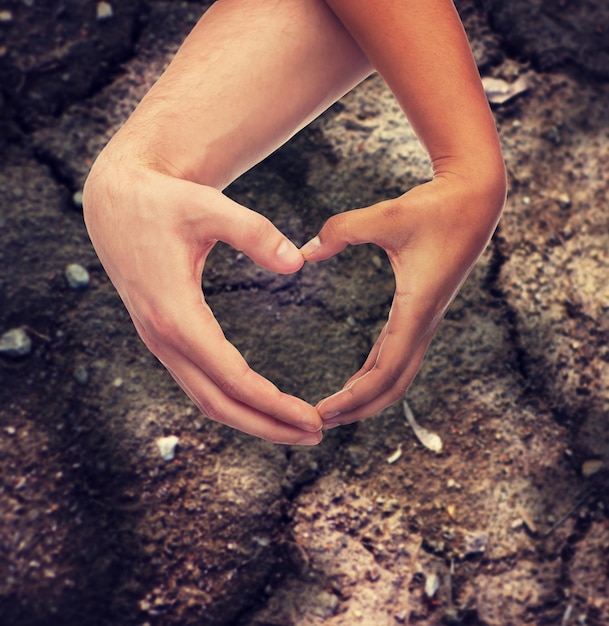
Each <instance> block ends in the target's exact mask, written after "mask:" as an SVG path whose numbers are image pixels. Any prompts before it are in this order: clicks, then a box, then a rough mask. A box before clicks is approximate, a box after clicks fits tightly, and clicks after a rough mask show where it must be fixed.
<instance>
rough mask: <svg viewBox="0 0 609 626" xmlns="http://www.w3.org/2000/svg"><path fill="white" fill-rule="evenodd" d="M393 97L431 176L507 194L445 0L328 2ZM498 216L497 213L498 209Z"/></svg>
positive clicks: (471, 64)
mask: <svg viewBox="0 0 609 626" xmlns="http://www.w3.org/2000/svg"><path fill="white" fill-rule="evenodd" d="M327 4H328V5H329V6H330V7H331V8H332V9H333V10H334V12H335V13H336V15H337V16H338V17H339V19H340V20H341V21H342V22H343V24H344V25H345V26H346V27H347V29H348V30H349V31H350V32H351V34H352V36H353V38H354V39H355V40H356V41H357V42H358V44H359V45H360V47H361V48H362V50H363V51H364V52H365V53H366V55H367V56H368V58H369V59H370V60H371V62H372V64H373V65H374V66H375V68H376V69H377V70H378V71H379V73H380V74H381V75H382V76H383V78H384V79H385V81H386V82H387V84H388V85H389V87H390V89H391V90H392V91H393V93H394V94H395V96H396V98H397V99H398V101H399V103H400V105H401V107H402V109H403V110H404V112H405V114H406V116H407V117H408V119H409V121H410V123H411V124H412V126H413V128H414V130H415V132H416V133H417V135H418V137H419V138H420V140H421V142H422V143H423V145H424V146H425V148H426V149H427V151H428V152H429V155H430V157H431V160H432V163H433V167H434V173H435V174H436V176H448V175H457V176H462V177H466V178H467V179H471V180H475V181H477V184H480V185H488V186H489V187H492V188H494V190H495V191H494V193H495V195H496V196H497V198H499V200H498V203H499V204H501V206H502V201H501V200H500V199H501V198H502V197H503V195H504V194H505V170H504V165H503V158H502V155H501V148H500V144H499V138H498V135H497V131H496V128H495V123H494V120H493V117H492V114H491V111H490V109H489V106H488V103H487V100H486V96H485V94H484V90H483V88H482V85H481V81H480V77H479V74H478V70H477V67H476V64H475V61H474V59H473V56H472V53H471V50H470V47H469V43H468V41H467V37H466V35H465V31H464V29H463V26H462V24H461V21H460V19H459V16H458V14H457V12H456V10H455V8H454V5H453V3H452V2H451V0H425V1H424V2H421V1H420V0H400V1H397V0H370V1H369V2H353V0H327ZM499 210H500V208H499Z"/></svg>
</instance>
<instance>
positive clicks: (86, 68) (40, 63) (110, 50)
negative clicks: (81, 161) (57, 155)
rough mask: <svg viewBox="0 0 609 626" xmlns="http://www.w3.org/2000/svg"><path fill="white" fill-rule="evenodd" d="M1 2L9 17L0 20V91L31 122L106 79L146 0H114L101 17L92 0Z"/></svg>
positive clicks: (124, 51) (122, 55)
mask: <svg viewBox="0 0 609 626" xmlns="http://www.w3.org/2000/svg"><path fill="white" fill-rule="evenodd" d="M3 6H4V7H7V9H8V10H10V12H11V15H12V19H11V20H10V21H6V22H2V23H0V35H1V37H0V42H1V44H0V45H1V47H2V50H1V51H0V85H1V91H2V94H3V96H4V98H5V106H6V108H7V110H11V111H13V112H14V114H15V116H16V117H17V118H18V119H19V120H20V122H21V123H23V124H26V125H28V126H32V125H37V124H40V123H43V120H44V117H46V116H48V115H55V114H57V113H58V112H60V111H62V110H63V109H64V108H65V106H66V105H67V104H69V103H70V102H72V101H73V100H74V99H78V98H82V97H83V96H86V95H87V94H89V93H91V91H92V90H93V89H95V88H96V87H99V86H100V85H101V84H103V83H105V82H107V80H108V78H109V77H110V76H111V75H112V74H113V73H114V72H115V71H116V69H117V68H118V65H119V63H120V62H121V61H124V60H125V59H126V58H127V57H128V56H129V55H130V54H131V51H132V49H133V41H134V36H135V35H136V33H137V30H138V29H139V28H140V20H141V17H142V9H143V7H144V2H143V0H121V1H120V2H116V3H115V7H114V8H115V11H114V12H113V15H112V17H111V18H109V19H106V20H103V21H100V20H98V19H97V11H96V4H95V3H94V2H81V1H79V0H46V1H45V2H23V0H5V1H4V2H3ZM24 33H25V34H26V36H24ZM0 110H1V109H0Z"/></svg>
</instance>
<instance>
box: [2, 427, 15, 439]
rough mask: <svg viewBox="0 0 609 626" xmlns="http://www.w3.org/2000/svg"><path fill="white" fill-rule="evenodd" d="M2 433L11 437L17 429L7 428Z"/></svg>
mask: <svg viewBox="0 0 609 626" xmlns="http://www.w3.org/2000/svg"><path fill="white" fill-rule="evenodd" d="M4 432H5V433H6V434H7V435H10V436H11V437H12V436H13V435H14V434H15V433H16V432H17V429H16V428H15V427H14V426H7V427H6V428H5V429H4Z"/></svg>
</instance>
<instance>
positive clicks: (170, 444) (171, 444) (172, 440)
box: [156, 435, 180, 461]
mask: <svg viewBox="0 0 609 626" xmlns="http://www.w3.org/2000/svg"><path fill="white" fill-rule="evenodd" d="M179 442H180V439H179V438H178V437H176V436H175V435H170V436H169V437H159V438H158V439H157V440H156V445H157V447H158V449H159V452H160V453H161V457H162V459H163V461H173V459H174V458H175V455H176V447H177V445H178V443H179Z"/></svg>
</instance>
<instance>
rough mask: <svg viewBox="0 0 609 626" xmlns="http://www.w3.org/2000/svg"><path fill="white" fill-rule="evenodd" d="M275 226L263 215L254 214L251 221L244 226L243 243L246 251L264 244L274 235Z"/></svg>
mask: <svg viewBox="0 0 609 626" xmlns="http://www.w3.org/2000/svg"><path fill="white" fill-rule="evenodd" d="M273 230H274V229H273V226H272V225H271V223H270V222H269V221H268V220H267V219H266V218H265V217H264V216H262V215H259V214H257V213H255V214H254V216H253V217H252V219H251V220H248V223H247V224H245V225H244V231H243V243H244V247H245V249H250V248H254V247H257V246H259V245H261V244H264V243H265V242H266V241H268V239H269V238H270V237H271V236H272V234H273Z"/></svg>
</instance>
